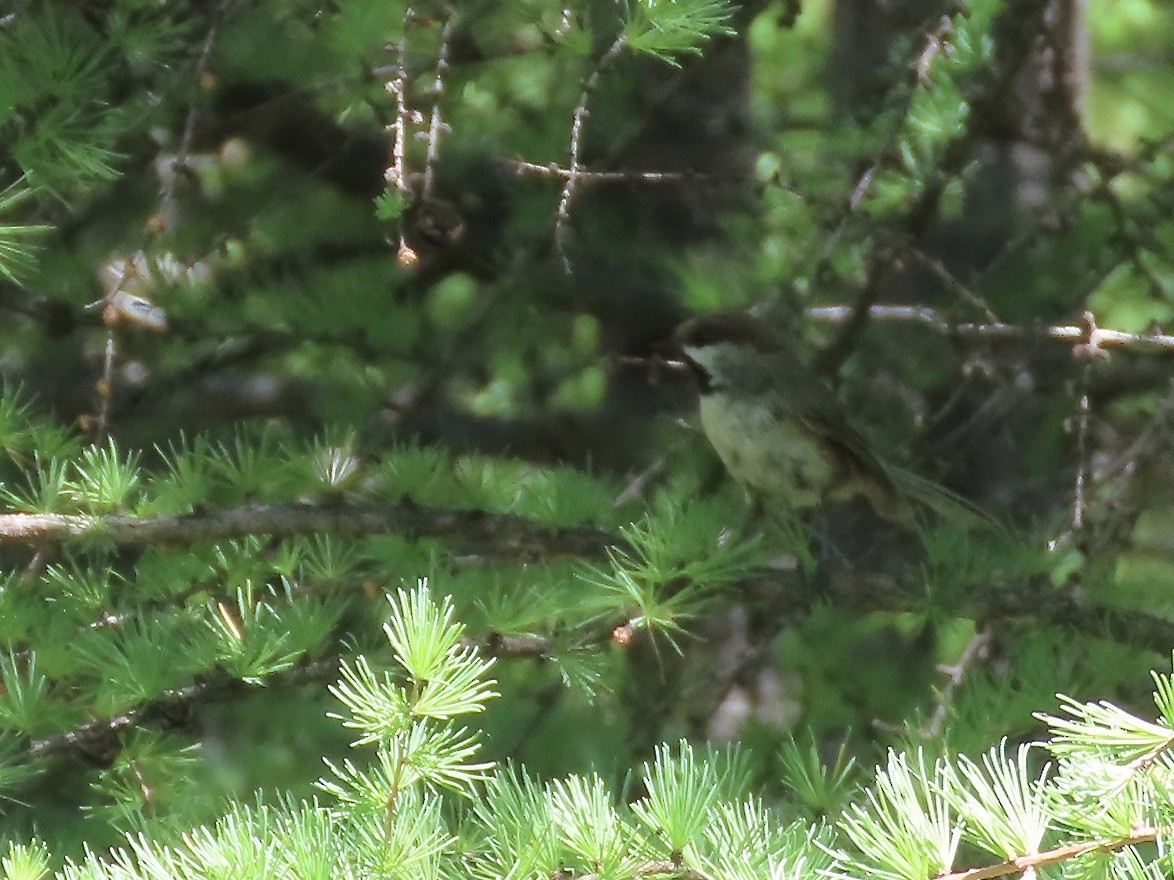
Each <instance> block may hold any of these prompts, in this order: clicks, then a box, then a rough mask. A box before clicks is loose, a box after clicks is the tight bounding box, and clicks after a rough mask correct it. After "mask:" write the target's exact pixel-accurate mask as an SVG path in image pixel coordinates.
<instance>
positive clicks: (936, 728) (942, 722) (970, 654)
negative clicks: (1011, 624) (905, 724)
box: [921, 631, 991, 741]
mask: <svg viewBox="0 0 1174 880" xmlns="http://www.w3.org/2000/svg"><path fill="white" fill-rule="evenodd" d="M990 644H991V637H990V634H989V633H986V632H982V631H980V632H976V633H975V634H974V635H973V636H971V637H970V641H968V642H967V643H966V648H965V649H964V650H963V651H962V656H961V657H959V658H958V662H957V663H955V664H953V665H952V666H939V667H938V671H939V672H941V673H943V674H944V675H945V676H946V683H945V684H944V685H942V687H941V689H940V690H939V691H938V693H937V697H936V699H935V700H934V710H933V714H932V715H930V717H929V721H928V722H926V724H925V726H924V727H923V728H922V729H921V737H922V739H925V740H927V741H933V740H935V739H937V738H938V736H940V735H941V732H942V730H943V729H944V728H945V726H946V719H947V718H949V716H950V708H951V706H953V704H954V695H955V694H956V693H957V692H958V688H960V687H961V686H962V682H963V681H964V680H965V678H966V673H967V672H969V671H970V670H971V669H972V668H973V667H974V665H975V664H977V663H980V662H981V661H982V660H983V659H984V658H985V657H986V656H987V652H988V651H989V649H990Z"/></svg>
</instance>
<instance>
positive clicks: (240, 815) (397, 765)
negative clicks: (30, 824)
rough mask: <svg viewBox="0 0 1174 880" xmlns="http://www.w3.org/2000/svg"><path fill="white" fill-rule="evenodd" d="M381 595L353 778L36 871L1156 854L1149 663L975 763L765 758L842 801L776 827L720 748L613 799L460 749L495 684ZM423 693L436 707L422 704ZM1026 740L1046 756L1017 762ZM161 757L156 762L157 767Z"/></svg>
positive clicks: (915, 756) (1159, 780)
mask: <svg viewBox="0 0 1174 880" xmlns="http://www.w3.org/2000/svg"><path fill="white" fill-rule="evenodd" d="M389 601H390V604H391V617H390V620H389V623H388V625H387V626H386V627H385V635H386V637H387V640H388V645H389V647H390V648H391V649H392V655H393V657H394V658H395V662H394V665H393V668H392V669H391V670H389V671H388V672H387V673H385V674H384V675H383V676H382V677H379V676H376V674H375V673H374V672H373V668H372V667H371V665H370V663H369V661H368V660H367V658H366V657H364V656H361V655H360V656H359V657H357V658H356V660H355V662H354V663H353V664H349V665H347V666H344V668H343V669H342V679H341V680H340V681H339V682H338V684H337V685H336V686H335V687H334V688H332V691H333V693H334V694H335V696H336V697H337V698H338V699H339V700H340V701H341V702H342V703H343V705H344V707H345V708H346V709H347V714H346V715H341V716H335V717H337V718H338V719H339V720H341V721H343V723H344V725H345V726H347V727H350V728H352V729H354V730H357V731H359V732H360V733H361V735H360V737H359V739H357V740H356V741H355V742H354V743H353V744H352V745H353V747H366V746H371V745H374V746H375V748H376V755H375V757H374V760H373V762H372V763H371V764H370V765H369V766H368V767H367V768H366V769H364V768H361V767H360V766H359V765H358V764H357V763H355V762H352V761H351V760H349V759H348V760H347V761H345V762H344V763H343V764H342V765H341V766H338V765H335V764H333V763H332V762H330V761H329V760H328V761H327V766H328V768H329V769H330V771H331V774H332V776H331V777H328V778H325V779H323V780H322V781H321V782H320V787H321V789H322V791H323V793H324V794H325V795H326V796H328V797H329V798H330V803H329V805H322V804H320V803H319V802H318V801H317V800H308V801H297V800H294V799H292V798H279V799H278V800H277V801H276V802H274V803H272V804H265V803H261V802H258V803H257V804H255V805H249V804H248V803H236V804H234V805H233V806H232V807H231V808H230V809H229V811H228V812H227V813H226V814H225V815H224V816H222V817H221V818H220V819H218V820H217V821H215V822H214V823H211V824H207V825H203V826H199V827H196V828H194V829H188V830H185V831H184V832H183V833H182V835H180V836H179V837H178V838H177V839H176V840H175V842H174V843H170V844H168V843H164V842H163V841H162V840H160V841H154V840H152V839H151V837H150V835H149V833H142V832H139V831H134V832H129V833H128V834H127V836H126V837H125V838H124V841H123V843H122V845H121V846H119V847H116V848H114V849H112V850H111V851H110V852H109V853H106V854H104V855H102V856H99V855H98V854H96V853H93V852H91V853H88V854H87V855H86V857H85V858H84V859H82V860H81V861H67V862H66V863H65V864H64V866H63V867H62V868H61V869H60V870H59V871H57V872H56V873H55V876H58V877H61V878H63V880H77V878H90V880H101V878H113V877H120V878H124V880H125V878H138V877H142V878H148V877H160V876H167V877H177V878H184V877H203V876H205V875H206V871H207V869H208V866H210V865H231V866H233V872H234V876H237V877H240V878H242V880H249V878H254V877H258V878H259V877H271V876H274V875H275V874H276V875H279V876H283V875H284V874H285V873H287V872H292V873H294V874H296V875H297V876H307V877H327V876H337V875H338V874H340V873H342V874H347V873H354V872H359V871H362V872H365V873H366V874H368V875H376V876H386V877H442V878H443V877H458V876H473V877H478V878H491V877H503V876H515V875H516V876H547V875H553V874H555V873H558V872H560V871H565V872H568V873H573V874H575V875H579V874H583V873H587V872H592V873H595V874H597V875H598V876H600V877H608V878H639V877H648V876H664V875H670V876H700V877H736V878H739V880H752V878H774V877H779V876H788V877H792V876H794V877H798V876H808V875H810V873H811V872H818V873H821V874H823V875H825V876H833V877H857V876H870V877H884V878H893V880H914V878H924V877H932V876H944V875H946V874H948V873H950V872H952V871H958V870H960V869H961V867H962V865H961V864H960V862H959V858H960V854H961V853H962V852H963V851H970V850H967V849H966V848H967V847H972V848H973V849H974V851H976V852H982V853H985V854H986V857H987V858H989V859H991V860H994V862H996V863H999V862H1001V863H1006V864H1008V865H1010V864H1011V863H1012V862H1013V861H1014V860H1017V859H1018V860H1023V864H1028V863H1029V862H1030V860H1032V859H1038V863H1039V864H1049V863H1052V862H1060V863H1066V864H1065V870H1070V871H1077V872H1082V871H1088V870H1093V869H1096V868H1098V867H1099V869H1101V870H1104V871H1105V872H1106V873H1105V876H1111V877H1132V876H1140V875H1145V874H1147V872H1149V871H1151V870H1155V869H1157V868H1158V867H1159V866H1160V865H1161V861H1160V858H1159V859H1158V860H1155V859H1154V858H1153V856H1152V855H1151V854H1150V853H1149V851H1148V850H1147V849H1146V844H1147V843H1149V842H1150V841H1152V840H1153V839H1154V838H1155V836H1157V835H1159V834H1161V833H1162V832H1161V829H1163V828H1164V827H1166V825H1167V824H1168V822H1169V820H1170V818H1171V815H1170V810H1171V808H1170V803H1169V799H1168V797H1166V796H1165V795H1166V793H1168V782H1169V780H1168V779H1166V775H1168V774H1170V773H1174V764H1172V763H1171V761H1170V760H1169V754H1168V753H1169V747H1170V744H1171V743H1172V742H1174V727H1172V726H1171V723H1170V712H1171V709H1172V708H1174V702H1172V698H1171V694H1174V684H1172V683H1171V677H1170V676H1169V675H1168V674H1157V673H1155V675H1154V681H1155V684H1156V687H1157V692H1156V694H1155V701H1156V703H1157V705H1158V708H1159V711H1160V712H1161V713H1162V714H1161V717H1160V718H1159V720H1157V721H1152V722H1151V721H1146V720H1144V719H1142V718H1139V717H1137V716H1134V715H1131V714H1130V713H1128V712H1125V711H1124V710H1122V709H1120V708H1119V707H1116V706H1113V705H1111V704H1108V703H1103V702H1102V703H1098V704H1094V703H1079V702H1077V701H1075V700H1070V699H1065V700H1064V703H1063V708H1064V709H1065V715H1064V716H1041V718H1042V719H1043V720H1044V721H1046V722H1047V723H1048V725H1049V727H1050V728H1051V731H1052V737H1051V739H1050V740H1048V741H1046V742H1044V743H1040V744H1034V745H1031V746H1027V745H1024V746H1020V747H1019V748H1018V749H1016V750H1015V753H1014V755H1013V756H1009V755H1008V754H1007V752H1006V743H1003V744H1001V745H999V746H996V747H994V748H993V749H991V750H990V751H989V752H987V753H986V754H985V755H984V756H983V757H982V758H981V760H978V761H975V760H971V759H969V758H965V757H962V758H958V759H950V758H940V759H938V760H937V761H933V760H932V759H930V758H929V757H927V755H926V754H925V752H924V751H922V750H916V751H914V752H912V753H905V754H899V753H896V752H890V753H889V755H888V758H887V760H886V762H885V764H884V766H883V767H880V768H878V769H877V771H876V774H875V778H874V780H873V781H872V783H871V784H870V785H869V786H868V787H867V788H865V789H863V790H853V789H852V788H851V786H850V785H849V783H848V782H847V777H848V774H849V771H850V766H848V765H843V766H840V767H838V768H835V769H829V768H820V767H819V766H818V762H813V761H812V760H811V757H810V755H805V754H804V753H803V752H802V751H801V750H800V749H799V748H798V747H795V746H792V747H791V748H790V750H789V753H790V757H788V758H786V759H785V763H786V764H787V765H789V767H790V770H789V771H788V779H789V781H790V783H792V784H793V783H796V782H797V783H799V788H797V789H796V791H795V793H796V794H797V795H798V796H800V797H804V796H805V794H804V792H806V795H811V794H814V793H816V790H817V789H820V790H822V792H823V795H826V794H828V793H830V792H831V791H832V790H833V789H836V790H839V791H840V792H841V793H842V794H843V795H845V796H848V797H850V798H851V802H850V803H847V804H846V808H845V809H844V810H843V812H836V813H833V814H830V815H829V818H828V821H826V822H819V823H816V824H810V823H809V822H807V821H797V822H793V823H790V824H783V823H781V822H780V820H779V818H778V816H777V815H776V814H775V813H774V811H772V810H771V809H769V808H767V807H765V806H764V805H763V804H762V803H761V802H760V801H758V800H757V799H755V798H754V797H753V796H751V795H749V793H748V789H749V787H750V784H751V777H750V775H749V774H748V773H747V772H746V767H745V765H744V764H743V763H742V762H740V761H739V760H738V758H737V756H735V755H730V754H724V755H723V754H718V753H708V754H700V753H698V752H697V751H696V750H695V749H694V748H693V747H692V746H690V745H689V744H688V743H686V742H681V743H679V744H678V745H677V746H676V747H674V748H670V747H668V746H662V747H658V748H657V749H656V753H655V756H654V757H653V759H652V760H651V761H649V762H648V763H647V764H645V766H644V768H643V770H642V772H641V773H640V775H639V780H638V783H637V787H636V789H635V790H636V792H638V794H637V796H635V797H634V798H631V799H629V800H628V801H627V802H625V801H624V800H622V799H620V798H619V797H618V796H617V793H616V792H615V791H613V790H612V788H611V786H609V784H608V783H607V782H606V781H605V780H603V779H602V778H600V777H599V776H597V775H572V776H568V777H565V778H557V779H553V780H550V781H549V782H546V783H542V782H539V781H537V780H535V779H534V778H532V777H530V776H529V775H527V774H526V772H525V771H524V770H520V769H515V768H505V769H499V768H496V767H494V765H492V764H491V763H485V762H475V761H473V760H472V759H473V757H474V755H475V753H476V751H477V749H478V742H477V738H476V736H475V735H473V734H470V733H468V732H467V731H466V730H465V729H464V728H460V727H457V726H456V725H457V724H459V723H460V722H459V719H460V718H461V717H462V716H463V715H468V714H470V713H477V712H479V711H481V709H482V708H483V707H484V705H485V701H486V700H489V699H492V698H493V697H495V696H497V695H496V694H495V693H493V692H492V691H491V690H490V688H491V687H492V685H493V682H492V681H491V680H489V679H488V678H487V673H488V671H489V669H490V666H491V665H492V663H491V662H490V661H486V660H484V659H482V658H481V657H479V656H478V652H477V651H476V650H475V649H472V648H469V647H467V646H462V644H461V640H462V635H463V627H462V626H461V625H460V624H458V623H456V622H455V621H454V618H453V606H452V604H451V603H450V602H449V601H448V600H444V601H442V602H437V601H436V600H435V599H433V598H432V596H431V594H430V591H429V590H428V587H427V586H426V585H425V584H423V583H421V584H418V585H417V586H416V587H415V588H414V589H412V590H400V591H399V592H398V593H397V594H396V595H395V596H393V597H389ZM442 693H443V694H446V695H448V697H449V699H447V700H441V701H440V702H443V703H444V707H443V708H440V707H439V703H438V702H437V696H438V695H439V694H442ZM161 745H162V744H161V743H159V742H158V741H151V740H143V741H141V742H136V743H134V744H132V745H131V746H130V747H129V748H128V749H127V750H125V752H124V754H123V757H122V758H121V759H120V762H119V763H118V764H116V765H115V766H114V767H112V768H110V770H108V771H106V772H105V773H104V774H103V783H102V789H103V791H104V792H105V793H107V795H108V796H109V797H110V798H111V801H112V803H113V805H114V806H112V807H111V809H114V810H117V809H118V808H119V806H118V805H119V804H120V803H125V802H127V797H126V793H127V792H128V791H129V789H128V786H131V787H133V783H134V781H135V780H137V781H138V784H141V781H142V779H143V774H144V773H149V772H150V768H151V766H152V762H153V761H154V760H155V759H156V758H157V757H158V756H159V755H161V754H162V753H161V751H160V746H161ZM1040 748H1044V749H1047V750H1048V751H1049V752H1051V754H1052V756H1053V758H1054V761H1055V764H1054V765H1053V764H1051V763H1049V764H1045V765H1043V766H1042V767H1037V766H1036V764H1037V762H1035V761H1033V760H1032V756H1033V754H1034V753H1035V752H1036V751H1037V750H1038V749H1040ZM169 766H170V769H171V771H172V772H174V769H175V767H176V766H177V765H174V764H171V765H169ZM1053 768H1054V769H1053ZM820 777H822V779H823V781H822V782H818V783H817V782H815V780H816V779H817V778H820ZM120 793H122V794H123V797H122V798H121V800H120V797H119V795H120ZM821 796H822V795H821ZM839 796H840V795H837V798H838V797H839ZM454 798H455V800H453V799H454ZM130 800H131V801H133V798H130ZM1094 806H1096V809H1092V807H1094ZM131 814H132V815H133V810H132V811H131ZM144 827H145V828H146V829H148V831H149V830H150V829H151V828H152V826H151V825H150V824H149V823H148V824H147V825H146V826H144ZM2 864H3V867H4V871H5V876H6V877H9V878H19V877H32V878H36V880H41V878H43V877H44V876H46V875H47V874H48V873H50V855H49V851H48V849H47V848H46V847H45V845H44V844H43V843H41V842H39V841H35V840H34V841H32V842H31V843H25V844H17V843H11V844H9V849H8V852H7V854H6V855H5V856H4V858H3V862H2Z"/></svg>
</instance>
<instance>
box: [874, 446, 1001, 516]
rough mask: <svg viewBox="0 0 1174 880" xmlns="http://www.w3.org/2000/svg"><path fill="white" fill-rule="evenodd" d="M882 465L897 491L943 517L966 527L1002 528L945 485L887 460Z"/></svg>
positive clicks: (988, 514) (976, 506)
mask: <svg viewBox="0 0 1174 880" xmlns="http://www.w3.org/2000/svg"><path fill="white" fill-rule="evenodd" d="M883 467H884V470H885V474H886V475H887V476H888V478H889V479H890V480H891V481H892V483H893V485H894V486H895V487H896V488H897V490H898V491H900V492H901V493H902V494H904V495H906V496H908V497H909V498H910V499H911V500H913V501H914V502H916V503H917V504H920V505H921V506H923V507H927V508H929V509H930V510H932V511H933V512H934V513H936V514H938V515H939V516H941V517H942V518H943V519H945V520H948V521H950V522H954V523H957V524H958V525H962V526H967V527H970V528H980V529H1000V530H1001V529H1003V528H1005V526H1004V525H1003V524H1002V523H1001V522H999V520H997V519H995V517H994V516H992V515H991V514H990V513H988V512H987V511H985V510H983V509H982V508H981V507H979V506H978V505H977V504H975V503H974V502H973V501H969V500H968V499H966V498H963V497H962V496H961V495H959V494H957V493H956V492H951V491H950V490H949V489H947V488H946V487H945V486H942V485H940V484H938V483H935V482H934V481H933V480H930V479H927V478H925V477H923V476H920V475H919V474H915V473H913V472H912V471H907V470H905V469H904V468H902V467H898V466H897V465H894V464H890V463H888V462H885V463H884V464H883Z"/></svg>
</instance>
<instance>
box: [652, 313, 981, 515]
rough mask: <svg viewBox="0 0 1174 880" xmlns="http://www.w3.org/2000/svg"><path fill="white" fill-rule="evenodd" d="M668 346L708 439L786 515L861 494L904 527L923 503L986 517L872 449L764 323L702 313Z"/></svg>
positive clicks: (734, 471) (740, 477) (733, 470)
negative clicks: (695, 395) (691, 389)
mask: <svg viewBox="0 0 1174 880" xmlns="http://www.w3.org/2000/svg"><path fill="white" fill-rule="evenodd" d="M673 343H674V348H675V349H676V351H677V352H678V354H679V356H680V357H681V358H682V359H683V361H684V363H685V365H686V366H687V368H688V369H689V371H690V372H691V373H692V374H693V376H694V377H695V379H696V382H697V385H698V389H699V391H700V407H699V409H700V417H701V429H702V431H703V432H704V434H705V437H706V439H708V441H709V443H710V445H711V446H713V449H714V451H715V452H717V455H718V457H719V458H720V459H721V460H722V463H723V464H724V465H725V467H726V470H727V471H729V473H730V474H731V475H732V476H733V477H734V478H735V479H736V480H737V481H738V482H740V483H741V484H743V485H744V486H745V487H746V488H747V489H749V490H750V491H751V492H752V493H754V494H756V495H758V496H760V497H761V496H766V497H769V498H772V499H777V500H778V501H779V502H780V503H781V504H782V505H783V506H784V507H785V508H787V509H789V510H792V511H804V510H810V509H813V508H821V507H823V506H824V505H827V504H834V503H838V502H847V501H852V500H854V499H856V498H864V499H865V500H866V501H867V502H868V503H869V504H870V505H871V506H872V509H873V510H875V511H876V513H877V514H878V515H879V516H880V517H882V518H884V519H886V520H889V521H892V522H897V523H902V524H909V523H911V522H913V521H914V520H915V519H916V517H917V515H918V514H919V512H921V511H924V510H925V509H929V510H933V511H936V512H937V513H938V514H939V515H941V516H943V517H944V518H946V519H949V520H953V521H959V522H962V523H965V524H967V525H973V524H977V523H980V522H981V523H989V522H991V521H992V520H991V518H990V516H989V515H988V514H986V513H985V512H984V511H982V510H981V509H980V508H978V507H977V506H975V505H974V504H972V503H971V502H969V501H967V500H966V499H964V498H962V497H961V496H959V495H957V494H955V493H953V492H951V491H950V490H948V489H946V488H945V487H943V486H940V485H938V484H937V483H935V482H934V481H933V480H930V479H927V478H925V477H922V476H919V475H918V474H915V473H913V472H912V471H909V470H907V469H905V468H902V467H900V466H898V465H896V464H894V463H892V462H890V461H887V460H886V459H884V458H882V457H881V456H880V455H878V454H877V453H876V452H875V450H874V449H873V447H872V445H871V444H870V443H869V442H868V441H867V440H865V438H864V436H863V435H862V434H861V433H860V432H859V431H857V430H856V429H855V427H853V425H852V424H851V422H850V420H849V419H848V417H847V415H846V414H845V412H844V410H843V408H842V406H841V404H840V402H839V400H838V399H837V398H836V396H835V393H834V392H833V391H832V389H831V388H830V387H829V386H828V385H827V383H826V382H824V381H823V380H822V379H821V378H820V377H819V376H818V375H817V374H816V373H815V372H814V371H813V370H812V369H811V368H810V367H808V366H807V365H806V364H805V363H803V361H802V360H800V358H799V357H798V355H796V353H795V351H794V349H793V348H792V346H791V345H790V344H789V343H788V342H787V341H786V340H785V339H783V338H781V337H780V336H779V335H778V334H777V333H776V332H774V331H773V328H772V327H771V325H770V324H769V323H767V322H766V321H765V320H763V319H759V318H754V317H752V316H751V315H748V314H744V313H733V312H719V313H713V314H706V315H701V316H698V317H695V318H692V319H690V320H688V321H686V322H684V323H683V324H681V325H680V326H679V327H678V328H677V330H676V332H675V333H674V334H673Z"/></svg>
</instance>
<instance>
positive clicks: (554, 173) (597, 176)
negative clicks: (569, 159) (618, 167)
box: [508, 160, 700, 183]
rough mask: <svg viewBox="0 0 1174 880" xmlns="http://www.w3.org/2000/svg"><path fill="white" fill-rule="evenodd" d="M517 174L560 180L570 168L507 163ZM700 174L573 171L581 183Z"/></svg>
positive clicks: (652, 180)
mask: <svg viewBox="0 0 1174 880" xmlns="http://www.w3.org/2000/svg"><path fill="white" fill-rule="evenodd" d="M508 164H509V165H510V166H511V167H513V169H514V171H515V172H516V173H518V174H534V175H537V176H539V177H557V178H559V179H560V180H569V179H570V177H571V169H569V168H563V167H562V166H561V165H559V164H558V163H557V162H551V163H550V164H548V165H539V164H538V163H537V162H523V161H521V160H518V161H516V162H510V163H508ZM698 177H700V175H697V174H693V173H689V172H683V171H587V170H584V169H579V170H578V171H577V172H575V179H576V180H578V181H580V182H583V183H607V182H615V181H623V180H639V181H642V182H644V183H666V182H671V181H675V180H690V179H694V178H698Z"/></svg>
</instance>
